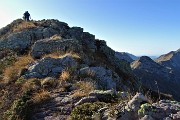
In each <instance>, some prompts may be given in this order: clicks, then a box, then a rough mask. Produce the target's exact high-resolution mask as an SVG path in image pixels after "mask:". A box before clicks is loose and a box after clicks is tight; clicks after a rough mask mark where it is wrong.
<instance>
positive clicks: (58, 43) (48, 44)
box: [31, 39, 82, 58]
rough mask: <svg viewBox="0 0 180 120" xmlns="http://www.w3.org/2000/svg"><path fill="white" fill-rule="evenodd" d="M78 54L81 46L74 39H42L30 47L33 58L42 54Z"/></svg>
mask: <svg viewBox="0 0 180 120" xmlns="http://www.w3.org/2000/svg"><path fill="white" fill-rule="evenodd" d="M67 51H69V52H70V51H71V52H78V53H80V52H81V51H82V46H81V45H80V44H79V42H78V41H77V40H74V39H63V40H61V39H59V40H51V39H43V40H40V41H37V42H35V44H34V45H33V47H32V51H31V55H32V57H34V58H40V57H42V56H43V55H44V54H50V53H58V52H64V53H65V52H67Z"/></svg>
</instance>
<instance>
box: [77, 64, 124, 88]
mask: <svg viewBox="0 0 180 120" xmlns="http://www.w3.org/2000/svg"><path fill="white" fill-rule="evenodd" d="M80 75H82V76H91V77H93V78H95V79H96V80H95V81H96V82H97V85H98V87H99V88H100V87H102V88H104V89H107V90H108V89H116V82H118V80H120V78H115V79H113V72H112V71H111V70H108V69H105V68H104V67H85V68H82V69H80Z"/></svg>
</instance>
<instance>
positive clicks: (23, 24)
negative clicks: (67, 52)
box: [12, 21, 36, 32]
mask: <svg viewBox="0 0 180 120" xmlns="http://www.w3.org/2000/svg"><path fill="white" fill-rule="evenodd" d="M35 27H36V25H35V24H34V23H33V22H27V21H22V22H21V23H19V24H17V25H16V26H14V27H13V28H12V31H13V32H20V31H22V30H24V29H30V28H35Z"/></svg>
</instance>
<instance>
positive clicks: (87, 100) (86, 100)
mask: <svg viewBox="0 0 180 120" xmlns="http://www.w3.org/2000/svg"><path fill="white" fill-rule="evenodd" d="M97 101H98V99H97V98H96V97H95V96H88V97H83V98H82V99H81V100H80V101H78V102H77V103H75V106H77V105H81V104H84V103H92V102H97Z"/></svg>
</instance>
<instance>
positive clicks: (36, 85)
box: [22, 78, 41, 91]
mask: <svg viewBox="0 0 180 120" xmlns="http://www.w3.org/2000/svg"><path fill="white" fill-rule="evenodd" d="M40 88H41V82H40V80H39V79H37V78H31V79H28V80H26V82H25V83H24V84H23V85H22V91H27V90H35V91H37V90H38V89H40Z"/></svg>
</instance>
